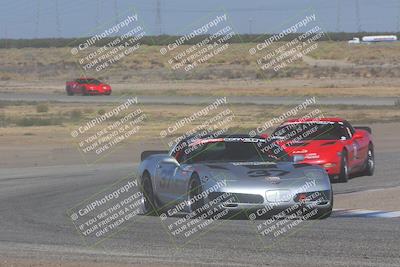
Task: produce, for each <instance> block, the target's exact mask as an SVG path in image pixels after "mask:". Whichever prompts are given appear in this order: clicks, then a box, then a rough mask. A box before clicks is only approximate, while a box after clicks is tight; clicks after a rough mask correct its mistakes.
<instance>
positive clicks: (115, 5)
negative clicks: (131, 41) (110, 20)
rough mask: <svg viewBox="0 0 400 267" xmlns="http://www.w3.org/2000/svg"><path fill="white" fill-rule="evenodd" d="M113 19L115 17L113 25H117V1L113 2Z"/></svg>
mask: <svg viewBox="0 0 400 267" xmlns="http://www.w3.org/2000/svg"><path fill="white" fill-rule="evenodd" d="M114 17H115V24H118V23H119V21H118V19H119V14H118V2H117V0H114Z"/></svg>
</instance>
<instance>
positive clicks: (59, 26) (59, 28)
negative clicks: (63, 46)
mask: <svg viewBox="0 0 400 267" xmlns="http://www.w3.org/2000/svg"><path fill="white" fill-rule="evenodd" d="M55 5H56V32H57V37H58V38H60V37H61V24H60V13H59V10H58V0H55Z"/></svg>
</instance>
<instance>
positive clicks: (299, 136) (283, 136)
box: [268, 118, 375, 182]
mask: <svg viewBox="0 0 400 267" xmlns="http://www.w3.org/2000/svg"><path fill="white" fill-rule="evenodd" d="M268 138H273V139H277V140H278V143H280V144H281V146H282V147H283V149H284V150H285V151H286V152H287V153H288V154H289V155H291V156H295V157H296V158H297V160H298V162H299V163H309V164H316V165H320V166H321V167H323V168H324V169H325V170H326V171H327V172H328V174H329V176H330V177H331V179H332V180H337V181H340V182H347V181H348V179H349V176H350V175H351V174H355V173H360V174H363V175H373V173H374V169H375V159H374V144H373V142H372V134H371V128H369V127H353V126H351V124H350V123H349V122H348V121H346V120H344V119H340V118H323V119H306V120H304V119H292V120H288V121H286V122H284V123H283V124H282V125H280V126H279V127H278V128H277V129H276V130H275V131H274V132H273V133H272V135H271V137H268Z"/></svg>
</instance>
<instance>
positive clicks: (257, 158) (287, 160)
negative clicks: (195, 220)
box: [139, 135, 333, 219]
mask: <svg viewBox="0 0 400 267" xmlns="http://www.w3.org/2000/svg"><path fill="white" fill-rule="evenodd" d="M141 157H142V162H141V164H140V167H139V174H140V185H141V188H142V193H143V196H144V198H143V199H144V200H143V201H144V206H145V209H146V212H147V213H148V214H157V215H159V214H165V215H167V216H173V215H176V214H178V213H182V212H183V213H189V214H191V215H192V216H193V217H195V216H202V215H206V216H207V217H213V216H214V218H215V216H217V215H214V214H215V212H216V211H217V210H218V211H221V210H223V211H226V212H228V214H237V213H238V212H240V213H242V214H243V213H245V214H247V215H248V214H251V215H252V216H250V219H255V218H258V217H262V216H263V217H264V216H267V217H268V216H277V215H283V216H285V217H286V216H293V215H295V216H296V217H299V216H300V217H302V218H305V219H316V218H321V219H322V218H327V217H329V216H330V214H331V212H332V206H333V194H332V187H331V184H330V181H329V177H328V175H327V173H326V172H325V170H323V169H322V168H321V167H319V166H315V165H309V164H298V163H296V162H297V161H301V160H302V159H301V158H296V156H295V158H291V157H289V156H288V155H287V154H286V153H285V152H284V150H283V149H282V148H281V147H280V146H279V145H278V144H276V143H275V142H273V141H268V140H265V139H264V138H261V137H250V136H248V135H230V136H228V135H226V136H219V137H212V136H208V137H192V138H186V139H184V140H182V141H180V142H179V143H178V144H177V145H176V146H175V147H174V148H173V149H172V150H171V151H145V152H143V153H142V155H141Z"/></svg>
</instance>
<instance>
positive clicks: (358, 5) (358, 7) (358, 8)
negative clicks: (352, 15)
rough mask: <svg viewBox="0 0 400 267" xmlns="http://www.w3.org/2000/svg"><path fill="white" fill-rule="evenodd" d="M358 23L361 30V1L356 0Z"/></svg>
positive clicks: (359, 30) (358, 29) (358, 28)
mask: <svg viewBox="0 0 400 267" xmlns="http://www.w3.org/2000/svg"><path fill="white" fill-rule="evenodd" d="M356 23H357V31H358V32H361V22H360V3H359V1H358V0H356Z"/></svg>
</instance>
